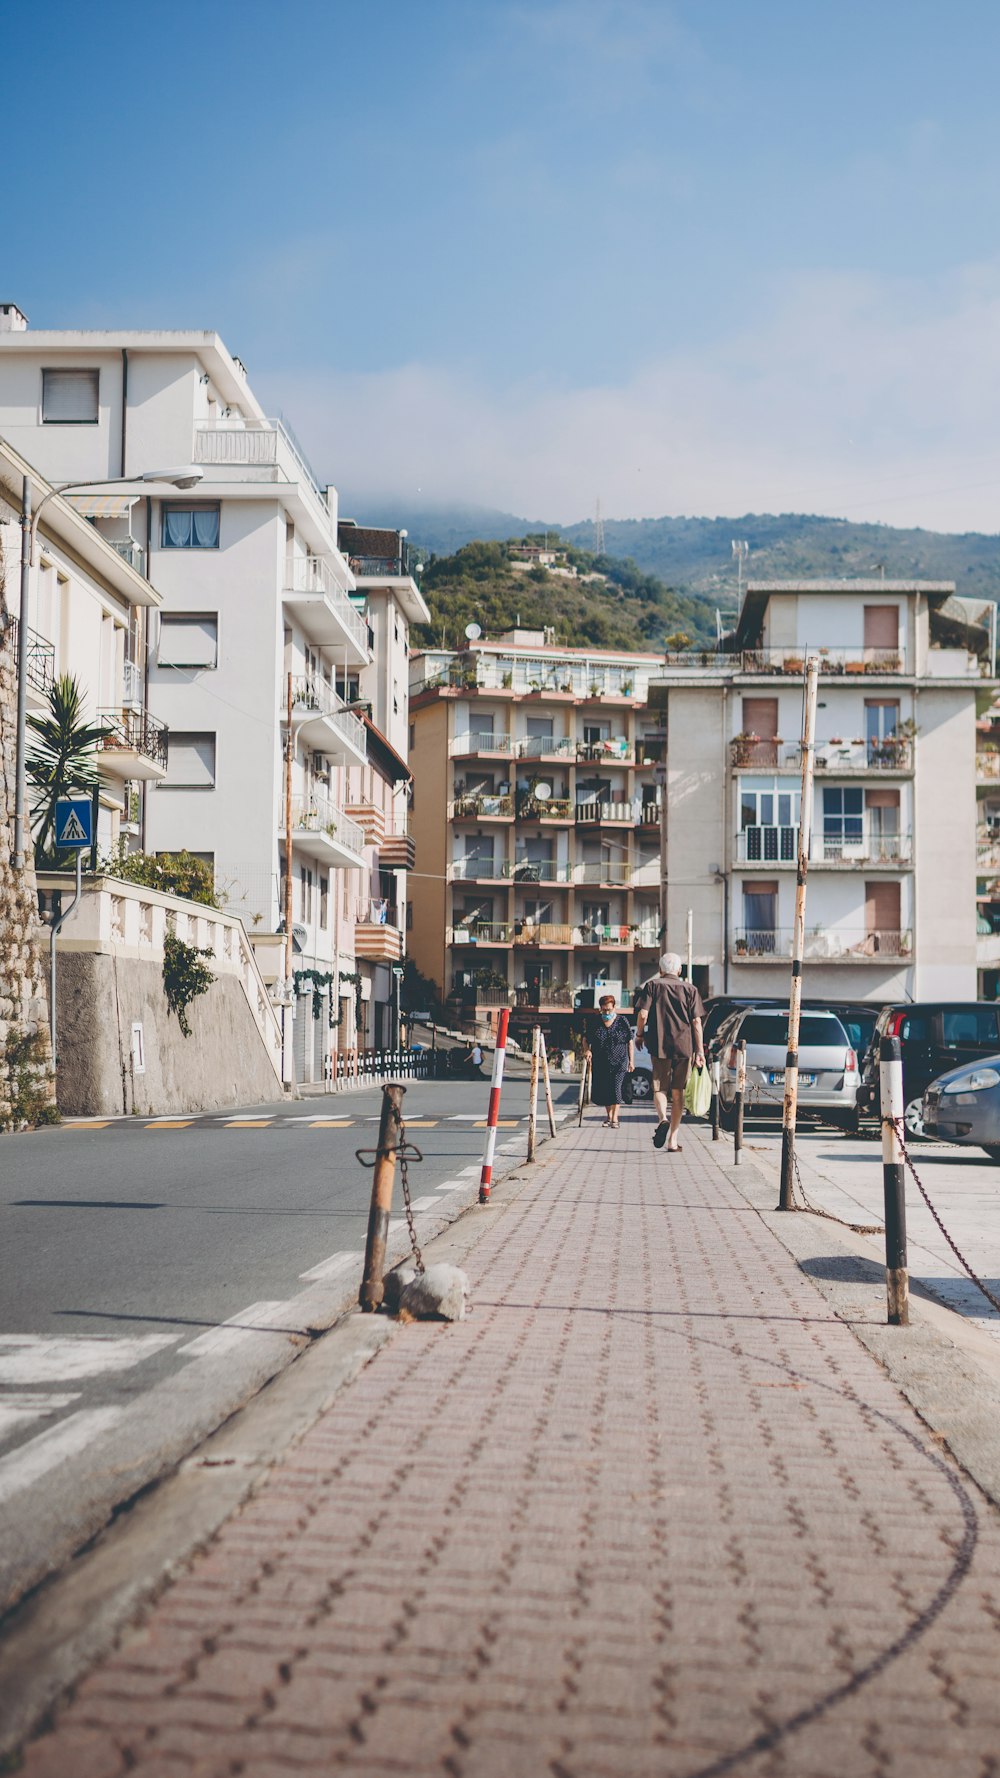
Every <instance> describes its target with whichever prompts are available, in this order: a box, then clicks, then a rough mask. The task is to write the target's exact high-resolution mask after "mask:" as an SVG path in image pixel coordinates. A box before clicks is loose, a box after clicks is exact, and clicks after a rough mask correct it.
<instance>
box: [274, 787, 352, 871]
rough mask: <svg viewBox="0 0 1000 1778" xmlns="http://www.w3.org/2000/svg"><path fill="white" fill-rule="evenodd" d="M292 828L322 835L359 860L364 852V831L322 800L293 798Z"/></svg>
mask: <svg viewBox="0 0 1000 1778" xmlns="http://www.w3.org/2000/svg"><path fill="white" fill-rule="evenodd" d="M292 827H293V829H294V828H298V829H299V831H300V832H302V833H325V834H326V835H327V837H328V838H329V839H331V840H336V842H337V844H338V846H346V847H347V850H348V851H349V852H354V853H356V854H357V856H358V857H359V858H360V857H361V855H362V854H363V852H364V849H365V834H364V829H363V828H362V827H359V826H358V823H357V822H356V821H352V820H351V817H350V815H345V813H344V811H343V809H339V808H338V807H337V805H336V803H331V802H328V801H327V799H326V797H321V796H309V797H305V796H296V797H293V798H292Z"/></svg>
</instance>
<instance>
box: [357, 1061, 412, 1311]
mask: <svg viewBox="0 0 1000 1778" xmlns="http://www.w3.org/2000/svg"><path fill="white" fill-rule="evenodd" d="M405 1092H406V1088H405V1087H404V1086H399V1085H398V1084H396V1083H395V1082H393V1084H392V1085H391V1086H384V1087H383V1088H382V1115H381V1117H380V1119H379V1126H378V1147H377V1148H376V1150H375V1172H374V1175H373V1178H372V1203H371V1209H370V1210H369V1212H368V1240H367V1242H366V1244H365V1270H364V1276H363V1277H362V1280H361V1289H360V1291H359V1292H358V1301H359V1303H360V1304H361V1307H362V1309H365V1310H367V1311H369V1312H370V1311H371V1310H373V1309H377V1308H378V1306H379V1304H380V1303H381V1301H382V1298H383V1296H384V1294H385V1287H384V1285H383V1283H382V1273H383V1272H384V1270H385V1246H386V1241H387V1240H388V1237H389V1217H390V1216H391V1214H392V1186H393V1180H394V1179H395V1176H396V1153H397V1150H398V1148H399V1126H400V1123H401V1121H402V1115H403V1094H404V1093H405Z"/></svg>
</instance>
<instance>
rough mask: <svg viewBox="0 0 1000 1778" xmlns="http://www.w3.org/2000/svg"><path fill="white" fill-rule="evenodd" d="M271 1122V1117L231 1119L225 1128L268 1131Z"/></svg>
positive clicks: (272, 1120)
mask: <svg viewBox="0 0 1000 1778" xmlns="http://www.w3.org/2000/svg"><path fill="white" fill-rule="evenodd" d="M273 1122H274V1119H273V1118H272V1117H231V1118H230V1119H229V1122H228V1123H227V1124H226V1126H225V1127H226V1129H227V1130H269V1129H270V1128H271V1125H272V1124H273Z"/></svg>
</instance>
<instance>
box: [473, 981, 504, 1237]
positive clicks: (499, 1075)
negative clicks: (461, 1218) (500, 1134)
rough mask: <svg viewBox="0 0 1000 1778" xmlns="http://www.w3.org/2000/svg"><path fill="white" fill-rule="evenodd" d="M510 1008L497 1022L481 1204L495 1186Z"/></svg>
mask: <svg viewBox="0 0 1000 1778" xmlns="http://www.w3.org/2000/svg"><path fill="white" fill-rule="evenodd" d="M509 1021H510V1008H509V1007H506V1006H505V1007H502V1008H501V1011H500V1017H499V1018H498V1020H497V1035H496V1047H495V1048H494V1051H493V1079H492V1081H491V1083H490V1104H489V1110H488V1111H487V1113H486V1146H485V1148H484V1150H483V1167H482V1172H481V1173H480V1175H479V1202H480V1203H481V1204H488V1203H489V1201H490V1190H491V1187H492V1184H493V1155H494V1152H495V1150H496V1144H497V1119H498V1117H499V1115H500V1089H501V1087H502V1086H503V1065H504V1058H505V1056H506V1054H507V1026H508V1023H509Z"/></svg>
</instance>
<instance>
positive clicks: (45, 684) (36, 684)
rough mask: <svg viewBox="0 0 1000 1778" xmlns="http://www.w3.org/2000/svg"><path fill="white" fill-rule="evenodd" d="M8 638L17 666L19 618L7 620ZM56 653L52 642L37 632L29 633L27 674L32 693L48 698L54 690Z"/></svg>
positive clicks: (18, 656)
mask: <svg viewBox="0 0 1000 1778" xmlns="http://www.w3.org/2000/svg"><path fill="white" fill-rule="evenodd" d="M7 637H8V640H9V643H10V647H11V650H12V651H13V655H14V662H15V665H18V664H19V662H20V649H21V624H20V621H19V619H18V618H16V617H10V618H8V619H7ZM55 663H56V651H55V645H54V643H52V642H47V641H46V639H45V637H44V636H39V635H38V633H37V631H35V630H31V629H29V631H28V658H27V661H26V663H25V672H26V673H27V677H28V684H29V686H30V687H31V689H32V691H37V692H38V693H39V694H40V696H42V697H46V696H47V695H48V693H49V692H50V691H51V690H52V687H53V685H54V684H55V678H56V665H55Z"/></svg>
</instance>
